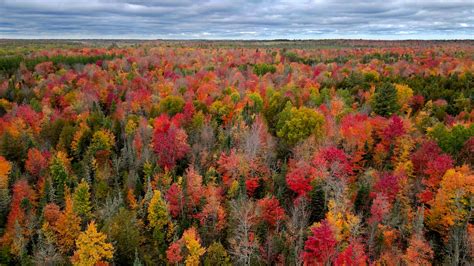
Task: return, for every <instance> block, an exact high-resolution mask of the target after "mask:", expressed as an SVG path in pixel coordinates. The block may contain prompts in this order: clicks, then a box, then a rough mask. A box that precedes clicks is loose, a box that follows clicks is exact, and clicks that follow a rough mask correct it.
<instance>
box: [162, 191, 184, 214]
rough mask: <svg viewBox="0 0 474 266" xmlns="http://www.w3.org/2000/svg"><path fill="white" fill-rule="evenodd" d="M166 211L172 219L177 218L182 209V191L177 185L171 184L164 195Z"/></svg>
mask: <svg viewBox="0 0 474 266" xmlns="http://www.w3.org/2000/svg"><path fill="white" fill-rule="evenodd" d="M166 200H167V201H168V210H169V211H170V214H171V216H173V218H176V217H178V216H179V215H180V214H181V211H182V209H183V203H184V198H183V190H182V189H181V187H180V186H179V185H178V184H177V183H173V184H172V185H171V186H170V188H169V189H168V191H167V193H166Z"/></svg>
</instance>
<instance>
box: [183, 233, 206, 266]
mask: <svg viewBox="0 0 474 266" xmlns="http://www.w3.org/2000/svg"><path fill="white" fill-rule="evenodd" d="M183 240H184V244H185V245H186V248H187V249H188V252H189V254H188V256H187V257H186V261H185V262H186V266H197V265H199V258H200V257H201V256H202V255H204V253H205V252H206V249H205V248H203V247H202V246H201V244H200V243H199V237H198V235H197V232H196V229H195V228H194V227H191V228H190V229H188V230H186V231H185V232H184V233H183Z"/></svg>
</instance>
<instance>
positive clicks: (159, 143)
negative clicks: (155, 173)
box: [153, 114, 190, 169]
mask: <svg viewBox="0 0 474 266" xmlns="http://www.w3.org/2000/svg"><path fill="white" fill-rule="evenodd" d="M187 140H188V135H187V134H186V132H185V131H184V129H182V128H180V125H179V123H178V122H177V121H176V120H174V119H171V120H170V118H169V117H168V115H166V114H163V115H161V116H160V117H159V118H157V119H156V120H155V131H154V134H153V149H154V151H155V153H156V154H157V155H158V164H159V165H160V166H161V167H163V168H168V169H171V168H173V167H174V165H175V164H176V161H177V160H180V159H182V158H184V156H185V155H186V153H187V152H188V151H189V149H190V148H189V145H188V143H187Z"/></svg>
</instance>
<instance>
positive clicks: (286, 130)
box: [276, 102, 325, 145]
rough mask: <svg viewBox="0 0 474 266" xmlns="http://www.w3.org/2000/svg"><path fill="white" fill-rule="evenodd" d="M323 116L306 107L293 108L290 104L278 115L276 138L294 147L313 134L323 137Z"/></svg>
mask: <svg viewBox="0 0 474 266" xmlns="http://www.w3.org/2000/svg"><path fill="white" fill-rule="evenodd" d="M324 122H325V119H324V116H323V115H322V114H320V113H318V112H316V111H315V110H313V109H310V108H307V107H300V108H296V107H294V106H293V105H292V104H291V103H290V102H287V103H286V106H285V109H283V111H282V112H281V113H280V114H279V118H278V123H277V126H276V129H277V136H278V137H280V138H282V139H283V140H284V141H285V142H286V143H288V144H289V145H294V144H296V143H298V142H299V141H301V140H304V139H306V138H308V137H309V136H310V135H312V134H314V135H315V136H316V137H317V138H319V137H321V136H322V135H323V126H324Z"/></svg>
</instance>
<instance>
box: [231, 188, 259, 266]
mask: <svg viewBox="0 0 474 266" xmlns="http://www.w3.org/2000/svg"><path fill="white" fill-rule="evenodd" d="M230 208H231V211H230V214H231V217H230V219H231V221H232V229H233V230H232V234H231V235H230V238H229V243H230V253H231V254H232V256H233V257H234V260H235V263H236V264H237V265H250V263H251V261H252V258H255V257H256V256H257V254H256V251H257V243H256V241H255V239H253V236H252V235H253V229H254V226H255V220H256V218H257V213H256V212H255V202H253V201H252V200H249V199H247V198H245V197H241V198H239V199H237V200H233V201H231V202H230Z"/></svg>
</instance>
